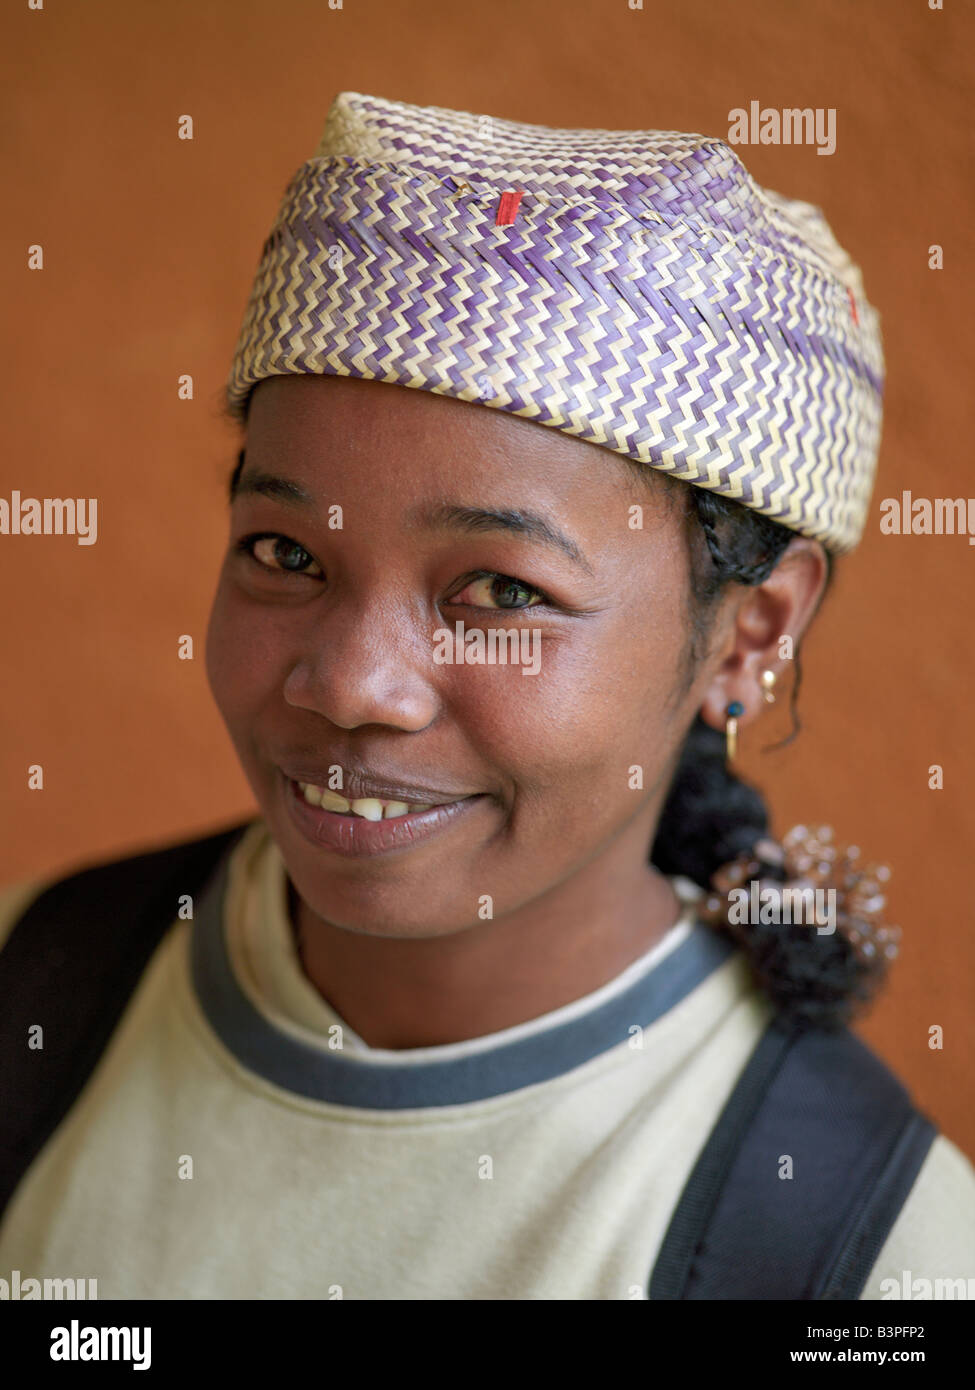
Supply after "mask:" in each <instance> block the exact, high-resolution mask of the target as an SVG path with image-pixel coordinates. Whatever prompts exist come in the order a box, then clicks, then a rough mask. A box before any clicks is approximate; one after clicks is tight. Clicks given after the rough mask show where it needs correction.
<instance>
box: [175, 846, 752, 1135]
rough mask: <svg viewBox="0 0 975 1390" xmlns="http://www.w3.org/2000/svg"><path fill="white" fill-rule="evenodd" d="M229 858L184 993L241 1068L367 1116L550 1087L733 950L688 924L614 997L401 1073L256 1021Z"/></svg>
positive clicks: (203, 914) (201, 909)
mask: <svg viewBox="0 0 975 1390" xmlns="http://www.w3.org/2000/svg"><path fill="white" fill-rule="evenodd" d="M228 870H229V855H227V856H225V857H224V859H223V860H222V861H221V863H220V864H219V865H218V867H217V869H216V871H215V872H214V874H213V876H212V877H211V879H210V882H209V884H208V885H207V888H206V890H205V892H204V893H203V894H202V895H201V896H200V898H199V899H198V903H197V910H196V913H195V914H194V920H193V927H192V934H191V944H190V961H191V973H192V980H193V987H194V990H195V992H196V995H197V998H198V999H199V1002H200V1005H201V1007H202V1009H203V1012H204V1015H205V1016H206V1019H207V1021H208V1022H209V1024H210V1026H211V1028H212V1029H213V1030H214V1032H215V1033H216V1034H217V1036H218V1038H219V1039H220V1041H221V1042H222V1043H223V1045H224V1046H225V1047H226V1048H227V1049H228V1050H229V1051H230V1052H232V1053H233V1054H234V1056H235V1057H236V1058H237V1059H238V1061H240V1062H241V1063H242V1064H243V1065H244V1066H245V1067H247V1068H248V1069H249V1070H250V1071H252V1072H255V1073H256V1074H257V1075H258V1076H261V1077H263V1078H265V1080H267V1081H271V1082H273V1083H274V1085H276V1086H280V1087H282V1088H283V1089H284V1090H287V1091H291V1092H293V1093H295V1094H297V1095H300V1096H303V1097H305V1098H307V1099H309V1100H318V1101H327V1102H329V1103H330V1104H333V1105H344V1106H350V1107H353V1108H359V1109H368V1110H414V1109H422V1108H425V1107H431V1106H445V1105H464V1104H470V1103H471V1102H473V1101H479V1100H488V1099H490V1098H491V1097H494V1096H500V1095H505V1094H507V1093H509V1092H511V1091H517V1090H521V1089H522V1088H524V1087H526V1086H534V1085H537V1084H539V1083H540V1082H544V1081H550V1080H552V1079H554V1078H555V1077H557V1076H560V1075H562V1074H563V1073H564V1072H568V1071H571V1070H572V1069H573V1068H575V1067H579V1066H582V1065H583V1064H584V1063H586V1062H589V1061H591V1060H592V1059H593V1058H594V1057H598V1056H600V1055H601V1054H602V1053H604V1052H607V1051H608V1050H609V1049H610V1048H613V1047H617V1046H619V1044H620V1043H622V1042H625V1041H626V1040H627V1039H628V1038H629V1037H630V1030H631V1029H632V1027H633V1025H634V1024H638V1025H639V1026H641V1027H648V1026H649V1025H650V1024H652V1023H654V1022H655V1021H656V1020H657V1019H658V1018H661V1017H662V1016H663V1015H664V1014H665V1013H667V1012H668V1010H670V1009H672V1008H673V1007H674V1006H675V1005H676V1004H678V1003H680V1001H681V1000H682V999H683V998H685V996H686V995H688V994H689V993H690V992H691V991H692V990H693V989H695V988H696V987H697V986H698V985H700V984H702V983H703V982H704V980H706V979H707V978H708V976H709V975H710V974H712V972H713V971H714V970H716V969H717V968H718V967H719V966H721V965H723V964H724V962H725V961H726V960H727V959H728V957H729V956H730V955H731V954H732V953H733V952H734V946H733V944H732V943H731V942H730V941H728V940H727V939H726V938H724V937H721V936H718V935H717V934H716V933H715V932H713V931H712V930H711V929H710V928H709V927H706V926H704V925H703V924H701V923H696V924H695V925H694V926H693V927H692V929H691V932H690V934H689V936H688V937H687V939H686V940H685V941H683V942H682V943H681V944H680V945H679V946H677V947H675V948H674V950H672V951H671V952H670V953H669V954H668V955H666V956H665V957H664V958H663V960H662V961H660V963H659V964H658V965H656V966H655V967H654V968H653V969H651V970H650V971H648V972H647V974H646V975H643V976H641V977H640V978H638V979H637V980H636V981H635V982H634V984H633V985H632V986H630V987H629V988H628V989H627V990H625V991H624V992H623V993H622V994H620V995H616V996H614V997H613V998H611V999H609V1000H607V1001H606V1002H605V1003H604V1004H602V1005H600V1006H598V1007H596V1008H595V1009H593V1010H592V1011H591V1012H589V1013H586V1014H583V1015H582V1016H580V1017H577V1018H572V1019H569V1020H567V1021H565V1022H563V1023H561V1024H556V1025H554V1026H553V1027H552V1028H550V1029H547V1030H545V1031H544V1032H540V1033H532V1034H529V1035H528V1036H526V1037H523V1038H520V1039H517V1040H515V1041H512V1042H509V1043H502V1044H499V1046H498V1047H496V1048H493V1049H489V1050H487V1051H484V1052H476V1053H471V1054H468V1055H465V1056H462V1057H454V1058H450V1059H447V1060H443V1061H439V1060H432V1061H430V1062H417V1063H415V1064H411V1065H410V1066H409V1067H403V1066H396V1065H394V1064H389V1063H382V1062H373V1061H371V1060H364V1059H363V1058H362V1056H361V1055H355V1056H353V1057H345V1056H343V1055H342V1054H341V1052H339V1051H336V1052H330V1051H327V1050H324V1049H319V1048H316V1047H312V1046H310V1045H309V1044H307V1043H305V1042H303V1041H301V1040H300V1039H297V1038H294V1037H292V1036H291V1035H290V1034H286V1033H284V1032H282V1031H280V1030H279V1029H277V1028H275V1027H274V1025H273V1024H272V1023H271V1022H270V1021H269V1020H268V1019H266V1018H265V1017H264V1015H263V1014H261V1013H260V1012H259V1011H258V1010H257V1009H256V1008H255V1007H254V1005H253V1004H252V1003H251V1001H250V1000H249V999H248V997H247V995H246V994H245V993H244V991H243V990H242V988H241V986H240V984H239V983H238V981H237V978H236V976H235V975H234V972H233V970H232V968H231V965H230V959H229V955H228V952H227V946H226V941H225V937H224V926H223V903H224V899H225V894H226V888H227V881H228Z"/></svg>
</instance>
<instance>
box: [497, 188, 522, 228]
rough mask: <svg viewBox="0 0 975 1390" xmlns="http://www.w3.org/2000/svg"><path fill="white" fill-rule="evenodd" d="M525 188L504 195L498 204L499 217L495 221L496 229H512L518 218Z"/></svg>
mask: <svg viewBox="0 0 975 1390" xmlns="http://www.w3.org/2000/svg"><path fill="white" fill-rule="evenodd" d="M524 191H525V190H524V189H523V188H519V189H517V190H516V191H515V192H512V193H502V194H501V201H500V203H499V204H498V211H497V216H496V217H495V219H494V225H495V226H496V227H510V226H511V224H512V223H513V222H514V220H515V218H516V217H517V216H518V204H519V203H520V202H521V195H522V193H524Z"/></svg>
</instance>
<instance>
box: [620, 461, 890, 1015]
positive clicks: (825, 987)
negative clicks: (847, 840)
mask: <svg viewBox="0 0 975 1390" xmlns="http://www.w3.org/2000/svg"><path fill="white" fill-rule="evenodd" d="M647 472H648V470H644V476H645V477H646V475H647ZM659 476H661V475H659V474H658V477H659ZM662 476H663V477H665V478H666V483H667V485H668V486H669V487H670V489H671V490H673V489H680V490H681V491H682V492H683V493H684V494H685V496H684V499H683V500H684V506H685V517H686V518H687V522H688V529H689V538H690V552H691V591H692V592H691V605H692V607H691V613H690V622H691V641H690V648H689V650H690V658H691V667H692V669H693V665H695V664H696V662H697V661H698V660H699V659H700V656H701V654H702V649H703V646H704V643H705V640H706V638H707V634H708V631H709V627H710V619H711V618H712V616H713V613H714V607H715V603H716V600H717V599H718V598H719V597H720V595H721V593H722V592H723V590H724V589H725V587H726V586H727V585H728V584H730V583H736V584H747V585H757V584H761V583H762V582H763V581H764V580H765V579H767V578H768V576H769V575H770V574H771V572H772V570H773V569H774V568H775V566H776V565H777V564H778V562H779V560H780V559H781V557H782V555H783V553H784V552H785V549H786V547H787V546H788V545H789V542H790V541H791V540H792V539H793V538H794V533H793V532H792V531H790V530H788V529H787V528H786V527H784V526H782V525H780V524H779V523H778V522H775V521H772V520H770V519H769V518H768V517H764V516H762V515H761V514H760V513H758V512H755V511H752V510H751V509H749V508H747V507H744V506H742V505H741V504H740V503H739V502H735V501H733V500H731V499H728V498H724V497H721V496H719V495H717V494H715V493H712V492H709V491H707V490H705V489H703V488H699V487H692V486H691V485H689V484H687V483H681V482H677V481H676V480H674V479H672V478H669V477H668V476H667V475H662ZM653 485H654V486H656V484H653ZM826 563H827V576H826V585H825V587H824V591H823V592H824V595H825V593H826V591H827V590H828V588H829V585H830V583H831V581H832V579H833V576H834V568H833V559H832V556H831V555H830V553H829V552H828V551H827V552H826ZM795 667H796V673H795V681H794V683H793V687H792V693H791V713H792V720H793V728H792V732H791V734H790V735H789V736H788V738H786V739H785V740H784V743H789V742H791V741H792V739H794V738H795V736H796V734H797V733H798V732H799V727H800V726H799V719H798V714H797V711H796V699H797V695H798V690H799V683H800V677H801V671H800V667H799V659H798V653H797V654H796V659H795ZM776 746H781V745H776ZM763 842H765V843H768V842H769V813H768V809H767V807H766V805H765V802H764V800H763V798H762V795H761V793H760V792H759V791H758V790H757V788H755V787H754V786H751V785H750V784H749V783H747V782H745V781H743V780H742V779H741V778H739V777H738V776H736V774H735V773H734V772H733V771H732V770H731V769H730V768H729V767H728V764H727V760H726V753H725V736H724V734H723V733H722V731H721V730H719V729H713V728H711V727H710V725H708V724H706V723H705V722H704V721H703V720H702V719H701V717H700V715H698V716H697V717H696V718H695V720H694V722H693V724H692V725H691V727H690V730H689V732H688V734H687V737H686V739H685V742H684V745H683V748H682V750H681V754H680V758H679V761H678V764H677V767H676V770H675V773H674V777H673V780H672V782H671V786H670V789H669V792H668V794H667V797H666V800H665V802H664V805H663V809H662V811H661V815H660V820H659V823H658V826H657V832H656V836H655V839H654V841H653V845H652V846H651V849H650V856H649V857H650V862H651V863H652V864H653V865H654V866H655V867H656V868H657V869H659V870H660V872H661V873H664V874H668V875H681V876H683V877H685V878H688V879H690V880H691V881H692V882H694V883H696V884H698V885H699V886H700V887H701V888H703V889H705V890H706V891H707V890H709V889H712V875H713V874H714V873H715V871H716V870H717V869H719V868H720V867H721V866H722V865H724V864H727V863H728V862H729V861H731V860H734V859H736V858H738V857H739V856H742V855H744V856H751V857H752V858H753V859H755V860H756V861H757V862H758V864H759V865H760V875H761V878H762V879H763V880H771V881H774V882H779V883H781V882H784V881H785V879H786V873H785V871H784V869H783V867H782V863H781V862H780V860H778V859H772V858H767V857H766V856H765V854H764V853H763V851H762V850H761V845H762V843H763ZM718 929H719V930H722V931H730V929H729V928H728V926H727V925H726V924H719V927H718ZM730 934H731V935H732V936H733V938H734V940H735V941H736V942H737V944H738V945H739V947H740V948H741V949H742V950H743V951H744V953H745V955H746V957H747V959H748V962H749V965H750V966H751V969H752V972H753V974H754V976H755V977H756V979H757V981H758V984H759V986H760V987H761V988H762V990H763V991H764V992H765V994H766V995H767V996H768V997H769V998H770V999H771V1000H772V1001H773V1003H774V1004H775V1005H776V1006H777V1008H778V1009H779V1011H780V1013H781V1014H782V1015H784V1016H786V1017H787V1018H788V1019H789V1020H790V1021H791V1022H792V1023H793V1024H794V1025H795V1026H797V1027H807V1026H815V1027H821V1028H837V1027H841V1026H843V1025H845V1024H846V1023H847V1022H848V1021H849V1019H850V1018H851V1016H852V1015H853V1014H854V1013H855V1012H856V1011H857V1010H858V1009H859V1008H860V1007H861V1006H862V1005H863V1004H865V1003H866V1002H867V1001H868V1000H869V999H870V998H872V996H873V994H874V992H875V990H876V988H877V986H878V984H879V983H880V980H881V979H882V976H883V971H884V968H885V966H886V962H885V961H883V960H881V959H871V958H870V957H869V956H867V957H866V958H865V957H864V955H863V953H862V951H861V950H859V949H857V947H856V945H855V944H854V942H852V941H851V940H850V939H849V938H848V937H847V935H846V934H844V933H843V932H839V931H838V932H835V933H834V934H831V935H820V934H818V933H817V932H816V931H810V928H809V927H808V926H807V925H803V924H801V923H792V924H788V923H773V924H768V925H766V924H761V923H757V922H749V923H748V924H747V925H746V926H744V927H742V926H740V925H739V926H736V928H735V930H734V931H733V932H730Z"/></svg>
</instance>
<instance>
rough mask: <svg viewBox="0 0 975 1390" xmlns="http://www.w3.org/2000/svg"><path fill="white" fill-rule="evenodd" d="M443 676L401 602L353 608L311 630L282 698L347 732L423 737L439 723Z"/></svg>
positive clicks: (426, 638)
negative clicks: (367, 729) (392, 731)
mask: <svg viewBox="0 0 975 1390" xmlns="http://www.w3.org/2000/svg"><path fill="white" fill-rule="evenodd" d="M439 669H440V668H439V667H438V666H436V665H435V664H434V661H433V639H432V637H431V635H430V633H429V632H428V631H427V629H426V626H425V625H424V624H423V623H420V622H418V621H417V615H416V614H414V613H411V612H409V611H405V610H404V606H403V605H402V604H396V603H389V604H385V605H383V604H378V603H373V604H371V605H368V606H367V605H365V604H362V603H357V604H349V605H344V606H343V607H342V608H341V609H340V608H338V607H336V608H334V609H332V610H331V611H330V612H329V613H328V614H327V616H325V617H324V618H322V617H318V618H317V620H316V621H315V623H314V625H313V626H312V627H311V628H310V629H309V631H308V633H307V636H306V638H305V640H304V642H303V650H302V652H301V654H300V656H299V657H298V659H297V660H296V661H295V662H294V664H293V665H292V666H291V669H290V670H289V672H288V675H287V677H286V679H285V682H284V698H285V701H286V702H287V704H289V705H290V706H292V708H294V709H305V710H312V711H313V712H314V713H316V714H321V715H323V716H324V717H325V718H326V719H328V720H329V722H330V723H332V724H335V725H336V726H338V727H339V728H342V729H354V728H357V727H358V726H359V725H361V724H385V725H388V726H390V727H394V728H397V729H404V730H407V731H410V732H417V731H419V730H420V729H425V728H426V727H427V725H428V724H430V723H432V721H433V720H434V718H435V717H436V714H437V710H438V706H439V700H438V696H437V691H436V687H435V679H436V673H437V671H438V670H439Z"/></svg>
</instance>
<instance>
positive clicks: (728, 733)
mask: <svg viewBox="0 0 975 1390" xmlns="http://www.w3.org/2000/svg"><path fill="white" fill-rule="evenodd" d="M744 713H745V706H744V705H743V704H742V703H741V701H740V700H732V702H731V704H730V705H729V706H728V708H727V709H726V710H725V726H724V736H725V742H726V744H727V749H728V762H729V763H730V762H731V761H732V760H733V759H734V756H735V754H736V753H737V751H738V719H739V716H740V715H742V714H744Z"/></svg>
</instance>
